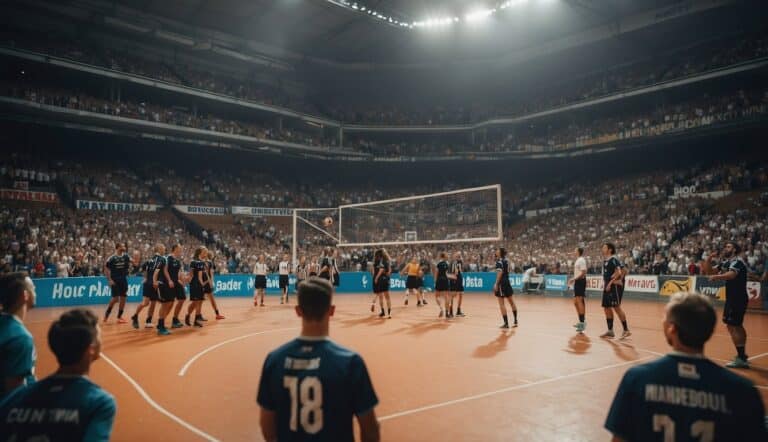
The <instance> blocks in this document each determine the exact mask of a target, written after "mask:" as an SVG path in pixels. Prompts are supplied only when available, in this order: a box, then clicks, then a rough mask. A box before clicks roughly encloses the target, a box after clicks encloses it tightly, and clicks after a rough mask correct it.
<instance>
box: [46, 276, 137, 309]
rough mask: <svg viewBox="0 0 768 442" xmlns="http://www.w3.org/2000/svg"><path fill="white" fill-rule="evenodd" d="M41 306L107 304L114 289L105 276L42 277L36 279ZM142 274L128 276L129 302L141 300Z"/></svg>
mask: <svg viewBox="0 0 768 442" xmlns="http://www.w3.org/2000/svg"><path fill="white" fill-rule="evenodd" d="M33 281H34V283H35V293H36V294H37V299H36V300H35V304H36V305H37V306H39V307H69V306H77V305H89V304H107V303H109V300H110V299H112V289H111V288H110V287H109V284H107V278H104V277H86V278H42V279H34V280H33ZM142 281H143V279H142V278H141V277H140V276H132V277H129V278H128V302H134V301H140V300H141V282H142Z"/></svg>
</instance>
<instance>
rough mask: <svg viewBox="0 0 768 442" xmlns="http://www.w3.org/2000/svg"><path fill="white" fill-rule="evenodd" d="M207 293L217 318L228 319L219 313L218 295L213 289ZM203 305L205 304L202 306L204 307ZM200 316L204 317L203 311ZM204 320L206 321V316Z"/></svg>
mask: <svg viewBox="0 0 768 442" xmlns="http://www.w3.org/2000/svg"><path fill="white" fill-rule="evenodd" d="M207 295H208V301H210V303H211V307H213V312H214V313H215V314H216V319H226V318H225V317H224V315H222V314H221V313H219V306H218V304H216V295H214V293H213V290H211V291H209V292H207ZM201 304H202V303H201ZM202 307H203V306H202V305H201V306H200V308H201V309H202ZM200 317H201V318H202V313H201V315H200ZM202 320H203V321H206V319H205V318H202Z"/></svg>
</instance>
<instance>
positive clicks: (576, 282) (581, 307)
mask: <svg viewBox="0 0 768 442" xmlns="http://www.w3.org/2000/svg"><path fill="white" fill-rule="evenodd" d="M575 252H576V261H575V262H574V263H573V278H571V280H570V281H568V285H573V305H575V306H576V313H577V314H578V315H579V322H577V323H576V324H574V327H576V331H577V332H579V333H581V332H583V331H584V329H585V328H587V323H586V321H585V314H586V303H585V302H584V300H585V299H586V296H587V260H586V259H584V256H582V255H584V249H583V248H581V247H577V248H576V250H575Z"/></svg>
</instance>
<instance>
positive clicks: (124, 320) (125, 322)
mask: <svg viewBox="0 0 768 442" xmlns="http://www.w3.org/2000/svg"><path fill="white" fill-rule="evenodd" d="M117 323H118V324H127V323H128V320H127V319H125V318H117Z"/></svg>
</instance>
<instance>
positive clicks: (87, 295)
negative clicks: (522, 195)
mask: <svg viewBox="0 0 768 442" xmlns="http://www.w3.org/2000/svg"><path fill="white" fill-rule="evenodd" d="M463 278H464V290H465V291H466V292H487V293H490V292H491V291H492V290H493V285H494V283H495V282H496V273H492V272H471V273H464V274H463ZM405 280H406V277H405V275H402V276H401V275H399V274H393V275H392V278H391V280H390V288H391V290H392V291H394V292H400V291H405ZM509 280H510V282H511V283H512V287H513V288H515V289H521V288H522V286H523V283H522V275H517V274H515V275H510V277H509ZM34 282H35V289H36V291H37V305H38V306H40V307H57V306H77V305H90V304H106V303H108V302H109V300H110V299H111V297H112V290H111V288H110V287H109V285H108V284H107V280H106V278H104V277H101V276H100V277H86V278H41V279H35V280H34ZM566 282H567V276H565V275H546V276H545V283H546V286H547V290H554V291H562V290H565V289H566ZM290 284H291V285H290V291H291V292H295V284H296V278H295V276H294V275H291V276H290ZM372 284H373V277H372V276H371V274H370V273H368V272H342V273H341V285H340V286H339V287H337V288H336V293H370V292H372ZM424 286H425V287H426V288H428V289H430V290H434V278H433V277H432V275H426V276H425V278H424ZM253 287H254V276H253V275H237V274H235V275H216V276H215V277H214V291H215V293H216V296H224V297H250V296H253ZM279 293H280V288H279V277H278V275H276V274H272V275H268V276H267V294H268V295H278V294H279ZM141 298H142V278H141V277H138V276H136V277H130V278H128V302H137V301H140V300H141Z"/></svg>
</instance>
